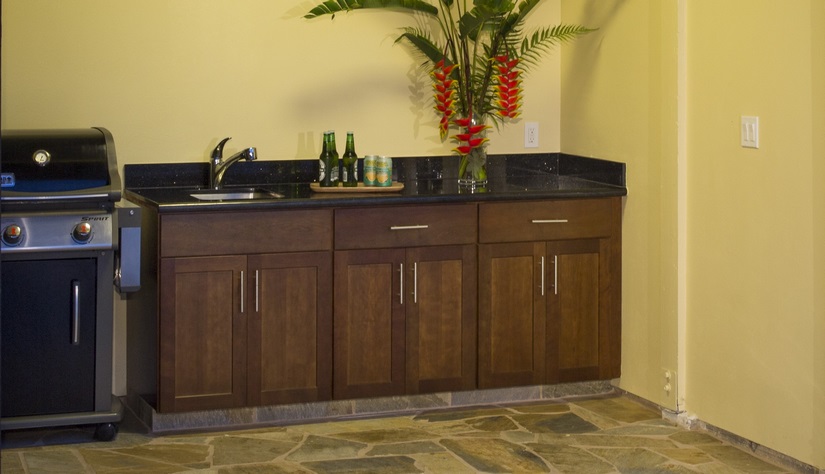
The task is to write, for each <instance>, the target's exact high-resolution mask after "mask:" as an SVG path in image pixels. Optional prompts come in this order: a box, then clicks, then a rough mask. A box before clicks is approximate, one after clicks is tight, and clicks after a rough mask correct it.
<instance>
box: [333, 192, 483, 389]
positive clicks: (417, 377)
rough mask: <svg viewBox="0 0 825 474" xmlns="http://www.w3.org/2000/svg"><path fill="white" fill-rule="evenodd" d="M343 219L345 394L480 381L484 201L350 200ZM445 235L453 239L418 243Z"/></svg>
mask: <svg viewBox="0 0 825 474" xmlns="http://www.w3.org/2000/svg"><path fill="white" fill-rule="evenodd" d="M335 222H336V228H335V232H336V240H335V243H336V249H337V250H336V251H335V278H334V281H335V316H334V318H335V336H334V337H335V343H334V345H335V357H334V374H335V375H334V388H333V392H334V396H335V398H357V397H372V396H388V395H402V394H405V393H406V394H415V393H425V392H426V393H430V392H435V391H449V390H466V389H472V388H474V387H475V350H476V324H475V321H476V317H475V313H476V304H475V303H476V301H475V289H476V274H477V271H476V246H475V238H476V234H475V232H476V208H475V206H474V205H457V206H455V205H451V206H423V207H414V208H404V207H402V208H387V209H381V210H376V209H372V210H369V211H365V210H363V209H357V210H356V209H347V210H339V211H337V212H336V221H335ZM359 223H360V224H359ZM451 227H453V228H454V229H455V232H453V233H450V228H451ZM435 242H441V243H444V244H453V245H428V246H423V247H421V246H417V247H416V246H411V245H413V244H414V243H419V244H422V243H423V244H428V243H435ZM369 245H375V246H380V245H384V246H387V247H390V248H365V247H367V246H369Z"/></svg>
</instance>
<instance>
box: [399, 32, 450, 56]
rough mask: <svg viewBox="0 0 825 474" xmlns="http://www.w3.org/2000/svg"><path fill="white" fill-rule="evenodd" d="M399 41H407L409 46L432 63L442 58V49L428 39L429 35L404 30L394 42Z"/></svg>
mask: <svg viewBox="0 0 825 474" xmlns="http://www.w3.org/2000/svg"><path fill="white" fill-rule="evenodd" d="M401 40H407V41H408V42H409V43H410V44H411V45H413V46H415V48H416V49H417V50H418V51H420V52H421V53H422V54H424V56H426V57H427V59H429V60H430V61H432V62H434V63H437V62H438V61H440V60H441V59H443V58H444V52H443V50H442V48H440V47H438V45H436V44H435V43H434V42H433V41H432V39H430V37H429V35H428V34H427V33H426V32H424V31H422V30H418V29H415V28H404V33H402V34H401V36H399V37H398V38H397V39H396V40H395V42H396V43H398V42H399V41H401Z"/></svg>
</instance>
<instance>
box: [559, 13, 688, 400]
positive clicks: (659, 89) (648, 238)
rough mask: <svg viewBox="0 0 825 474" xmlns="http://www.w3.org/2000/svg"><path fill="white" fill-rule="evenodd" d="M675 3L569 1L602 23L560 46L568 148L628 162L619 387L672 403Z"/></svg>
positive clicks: (567, 16)
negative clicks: (667, 384) (667, 380)
mask: <svg viewBox="0 0 825 474" xmlns="http://www.w3.org/2000/svg"><path fill="white" fill-rule="evenodd" d="M672 4H674V2H661V1H659V0H651V1H625V2H604V1H600V0H582V1H571V0H565V2H564V4H563V7H562V14H563V19H564V21H565V22H583V23H586V24H593V25H598V26H599V28H600V29H599V31H598V32H597V33H596V34H594V35H592V36H590V37H587V38H583V39H581V40H580V41H578V42H577V43H575V44H574V45H573V46H572V47H571V48H569V49H565V51H564V53H565V54H564V56H563V64H562V66H563V68H562V150H564V151H565V152H567V153H574V154H580V155H584V156H595V157H601V158H606V159H610V160H616V161H621V162H625V163H627V183H628V198H627V199H626V202H625V210H624V220H623V226H624V234H623V249H622V251H623V278H622V285H623V291H622V300H623V305H622V353H623V357H622V379H621V383H620V385H621V387H622V388H624V389H626V390H628V391H630V392H632V393H636V394H639V395H641V396H643V397H645V398H647V399H650V400H652V401H655V402H656V403H659V404H661V405H663V406H666V407H668V408H671V409H675V408H676V391H675V390H671V392H670V394H668V393H666V392H665V391H664V390H663V387H664V385H665V380H664V371H665V370H670V371H671V372H672V373H675V372H676V371H677V369H678V366H677V350H676V349H677V343H678V338H677V327H676V322H677V306H676V301H677V293H676V292H677V287H676V285H677V282H676V272H675V270H676V262H677V238H676V232H677V226H676V224H677V221H676V212H675V210H676V196H677V194H676V193H677V174H676V158H677V147H676V141H675V140H676V136H677V135H676V132H677V116H676V103H675V101H674V99H672V98H675V96H676V84H677V70H676V66H677V62H676V57H675V54H674V53H675V51H676V36H675V34H674V33H673V28H671V26H672V25H673V24H675V14H674V12H675V8H674V6H673V5H672ZM674 380H675V379H674Z"/></svg>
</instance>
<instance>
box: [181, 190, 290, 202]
mask: <svg viewBox="0 0 825 474" xmlns="http://www.w3.org/2000/svg"><path fill="white" fill-rule="evenodd" d="M190 196H192V197H193V198H195V199H198V200H200V201H248V200H252V199H279V198H282V197H284V196H283V195H282V194H278V193H276V192H274V191H267V190H266V189H256V188H229V189H203V190H200V191H197V192H194V193H192V194H190Z"/></svg>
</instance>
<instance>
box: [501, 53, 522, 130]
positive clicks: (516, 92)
mask: <svg viewBox="0 0 825 474" xmlns="http://www.w3.org/2000/svg"><path fill="white" fill-rule="evenodd" d="M495 60H496V63H497V64H496V69H497V70H498V72H499V74H498V75H497V76H496V81H497V83H498V84H497V85H496V87H495V93H496V96H497V97H498V100H497V101H496V102H495V105H496V113H497V114H498V115H499V116H501V117H504V118H511V119H513V118H516V117H518V116H519V109H520V107H521V88H520V85H521V79H519V74H520V71H519V70H517V69H516V66H518V62H519V60H518V58H515V59H510V57H509V56H507V55H501V56H496V57H495Z"/></svg>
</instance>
